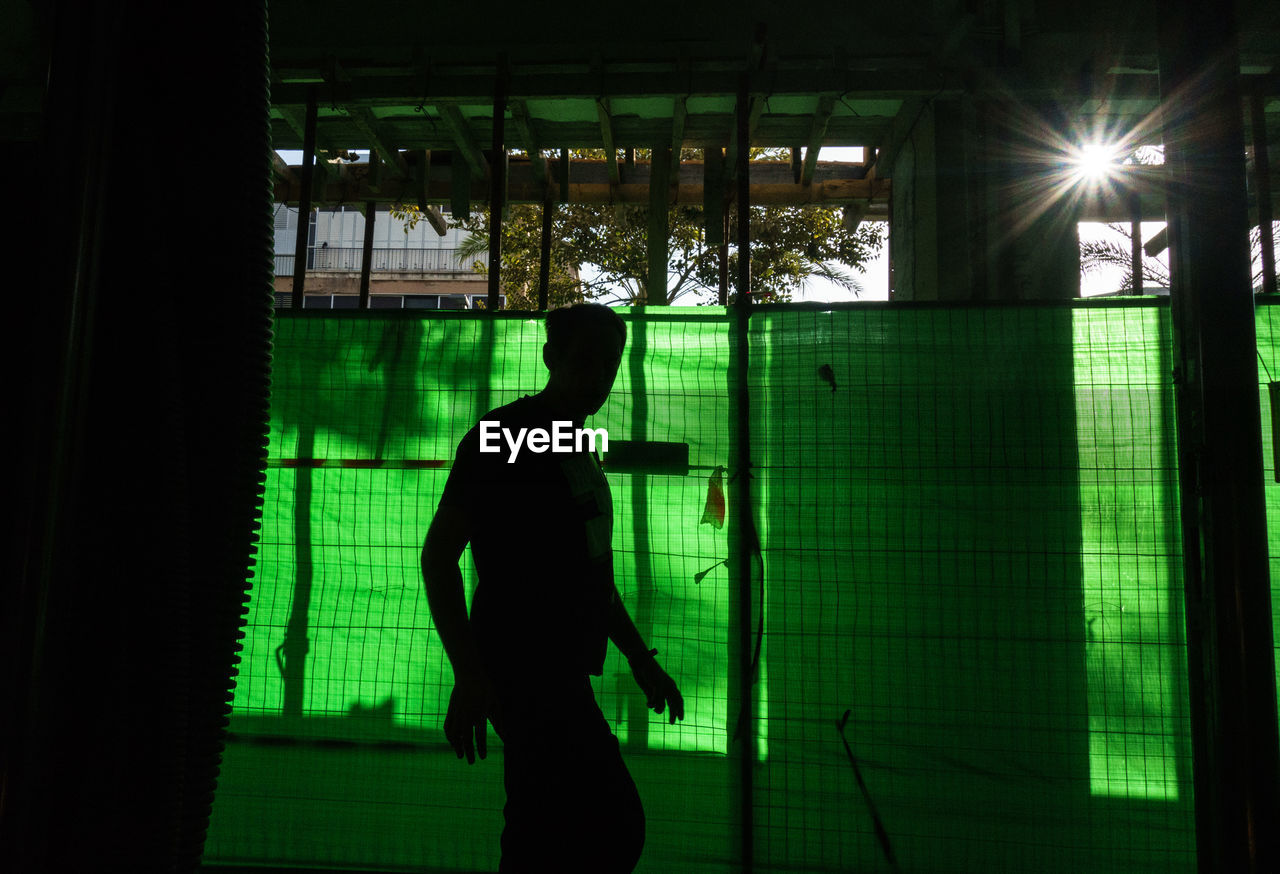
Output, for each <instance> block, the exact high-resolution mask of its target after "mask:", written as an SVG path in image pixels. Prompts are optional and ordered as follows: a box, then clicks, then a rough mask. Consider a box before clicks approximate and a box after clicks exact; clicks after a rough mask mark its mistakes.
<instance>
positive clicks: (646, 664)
mask: <svg viewBox="0 0 1280 874" xmlns="http://www.w3.org/2000/svg"><path fill="white" fill-rule="evenodd" d="M627 663H628V664H629V665H631V674H632V676H634V677H635V678H636V683H637V684H638V685H639V686H640V690H641V691H642V692H644V697H645V703H646V704H647V705H648V706H649V707H650V708H652V709H653V710H654V711H656V712H658V713H661V712H662V711H663V709H664V708H666V709H667V710H668V718H669V719H670V722H671V724H672V725H675V724H676V720H677V719H684V698H682V697H681V696H680V690H679V689H677V688H676V681H675V680H673V679H671V676H670V675H669V674H668V673H667V672H666V671H664V670H663V669H662V666H661V665H659V664H658V660H657V659H655V658H654V657H653V654H652V653H649V652H645V653H643V654H642V655H638V656H636V657H635V658H633V659H628V660H627Z"/></svg>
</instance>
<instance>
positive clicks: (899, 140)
mask: <svg viewBox="0 0 1280 874" xmlns="http://www.w3.org/2000/svg"><path fill="white" fill-rule="evenodd" d="M923 112H924V101H923V100H920V99H913V100H904V101H902V105H901V106H900V107H899V108H898V114H897V115H896V116H894V118H893V122H892V123H891V124H890V125H889V130H888V131H887V132H886V133H885V135H884V136H883V137H882V138H881V140H880V143H879V144H878V145H877V146H876V162H875V164H874V165H873V166H872V168H871V172H872V173H873V174H874V175H875V178H876V179H890V178H892V176H893V162H894V161H895V160H897V158H898V152H900V151H902V146H903V144H904V143H906V141H907V137H909V136H911V131H912V130H914V129H915V126H916V122H917V121H919V120H920V115H921V113H923Z"/></svg>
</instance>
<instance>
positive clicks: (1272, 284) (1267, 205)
mask: <svg viewBox="0 0 1280 874" xmlns="http://www.w3.org/2000/svg"><path fill="white" fill-rule="evenodd" d="M1259 87H1261V86H1259ZM1265 102H1266V97H1265V95H1264V94H1263V93H1262V92H1261V91H1260V90H1255V91H1254V92H1253V93H1252V94H1250V95H1249V114H1250V116H1251V118H1252V122H1253V123H1252V127H1253V183H1254V188H1255V189H1256V190H1257V192H1258V195H1257V196H1258V238H1259V242H1260V243H1261V245H1262V290H1263V291H1265V292H1267V293H1268V294H1275V293H1276V241H1275V234H1274V233H1273V232H1272V229H1271V220H1272V219H1271V216H1272V211H1271V157H1270V155H1269V154H1268V152H1269V150H1268V148H1267V114H1266V112H1264V111H1263V109H1264V104H1265ZM1250 279H1251V280H1252V277H1250Z"/></svg>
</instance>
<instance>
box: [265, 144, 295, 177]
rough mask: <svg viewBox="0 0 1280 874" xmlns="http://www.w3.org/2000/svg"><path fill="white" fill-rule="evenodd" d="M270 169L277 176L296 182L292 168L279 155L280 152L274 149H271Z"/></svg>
mask: <svg viewBox="0 0 1280 874" xmlns="http://www.w3.org/2000/svg"><path fill="white" fill-rule="evenodd" d="M271 169H272V170H273V171H274V172H275V174H276V177H277V178H279V179H283V180H285V181H286V182H292V183H294V184H297V182H298V177H297V176H295V175H294V173H293V170H292V169H291V168H290V167H289V165H288V164H286V163H285V161H284V158H281V157H280V153H279V152H277V151H275V150H274V149H272V151H271Z"/></svg>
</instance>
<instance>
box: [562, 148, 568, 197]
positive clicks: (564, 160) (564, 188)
mask: <svg viewBox="0 0 1280 874" xmlns="http://www.w3.org/2000/svg"><path fill="white" fill-rule="evenodd" d="M560 202H561V203H568V202H569V150H568V149H561V150H560Z"/></svg>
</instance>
